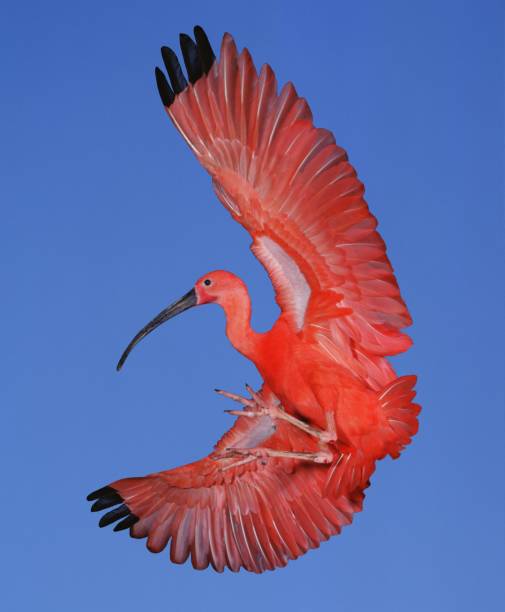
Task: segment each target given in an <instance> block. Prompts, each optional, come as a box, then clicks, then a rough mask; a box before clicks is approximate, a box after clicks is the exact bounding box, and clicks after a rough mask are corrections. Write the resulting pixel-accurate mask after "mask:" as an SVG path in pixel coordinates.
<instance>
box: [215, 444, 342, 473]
mask: <svg viewBox="0 0 505 612" xmlns="http://www.w3.org/2000/svg"><path fill="white" fill-rule="evenodd" d="M214 456H215V458H216V459H218V460H219V459H230V458H232V457H244V459H242V460H241V461H238V462H237V463H232V464H231V465H227V466H224V467H223V468H221V469H222V470H223V471H224V470H229V469H231V468H235V467H238V466H240V465H244V464H246V463H251V462H252V461H256V460H259V461H261V462H262V463H263V464H265V463H266V460H267V459H268V457H276V458H280V459H298V460H301V461H311V462H312V463H323V464H327V463H332V461H333V453H331V452H330V451H324V450H320V451H318V452H315V453H305V452H295V451H282V450H276V449H273V448H263V447H256V448H234V447H229V448H225V449H224V451H222V452H220V453H216V454H215V455H214Z"/></svg>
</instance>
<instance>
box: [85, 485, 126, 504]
mask: <svg viewBox="0 0 505 612" xmlns="http://www.w3.org/2000/svg"><path fill="white" fill-rule="evenodd" d="M112 495H118V496H119V497H120V495H119V493H118V492H117V491H116V489H113V488H112V487H109V486H108V485H107V486H106V487H101V488H100V489H97V490H96V491H92V492H91V493H90V494H89V495H88V496H87V497H86V499H87V500H88V501H93V500H95V499H98V498H100V497H110V496H112Z"/></svg>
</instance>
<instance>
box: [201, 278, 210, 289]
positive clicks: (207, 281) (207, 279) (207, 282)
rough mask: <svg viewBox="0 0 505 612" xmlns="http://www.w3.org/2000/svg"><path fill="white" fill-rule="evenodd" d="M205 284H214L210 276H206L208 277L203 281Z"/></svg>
mask: <svg viewBox="0 0 505 612" xmlns="http://www.w3.org/2000/svg"><path fill="white" fill-rule="evenodd" d="M203 284H204V285H207V287H208V286H209V285H212V281H211V280H210V278H206V279H205V280H204V281H203Z"/></svg>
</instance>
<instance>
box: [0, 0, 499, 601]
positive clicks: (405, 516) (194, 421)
mask: <svg viewBox="0 0 505 612" xmlns="http://www.w3.org/2000/svg"><path fill="white" fill-rule="evenodd" d="M175 4H176V3H173V2H126V1H123V2H106V3H104V2H97V1H88V2H86V3H76V2H72V3H69V2H51V1H48V2H44V3H42V2H22V1H18V2H12V1H11V2H9V1H6V2H3V3H2V7H1V8H0V46H1V48H2V49H1V50H2V85H1V91H2V94H1V96H0V106H1V109H0V110H1V113H0V122H1V143H2V144H1V146H0V168H1V169H0V173H1V176H2V178H1V181H0V201H1V207H2V213H1V217H2V222H1V224H0V248H1V249H2V258H1V267H2V286H3V292H2V300H1V303H2V319H3V331H2V341H3V360H2V361H3V366H2V372H3V376H2V385H1V390H0V394H1V404H2V410H3V425H2V445H1V447H2V456H3V457H2V464H3V479H4V482H3V487H2V488H3V491H4V502H3V504H2V523H3V530H2V549H3V551H4V555H3V562H4V563H5V567H4V568H3V569H2V575H3V576H4V578H5V585H4V587H3V589H2V601H3V602H4V604H3V605H4V609H5V610H9V611H12V612H17V611H25V610H37V611H38V612H42V611H46V610H47V611H50V612H55V611H67V610H72V611H73V612H79V611H81V610H83V611H84V610H90V609H93V610H96V611H102V610H119V609H121V610H122V611H123V612H128V611H130V610H132V611H133V610H136V611H137V610H149V611H164V610H169V609H170V610H192V611H195V612H199V611H203V610H211V611H212V610H218V609H219V610H231V609H234V610H235V609H240V611H241V612H250V611H252V610H255V611H256V610H262V612H270V611H274V610H275V611H277V610H279V609H287V610H292V611H296V612H298V611H300V612H302V611H303V612H305V611H307V610H317V609H321V607H323V606H325V609H339V610H353V611H355V612H359V611H368V610H372V609H373V610H374V611H375V612H380V611H382V610H384V611H386V610H387V611H390V610H409V611H411V612H416V611H423V612H424V611H426V610H430V612H438V611H444V612H445V611H448V610H457V611H458V612H464V611H466V610H472V611H473V610H477V609H479V610H486V611H492V610H498V609H500V605H499V602H500V601H502V600H503V585H500V583H501V582H502V581H503V565H504V558H503V543H504V522H503V506H504V493H503V466H504V463H503V446H504V444H503V435H504V431H505V430H504V418H503V407H504V402H503V346H504V344H503V341H504V337H503V312H504V311H503V305H504V304H503V302H504V301H503V289H502V284H503V267H502V266H503V233H502V232H503V213H502V206H503V196H504V193H503V162H504V160H503V135H504V130H503V127H504V126H503V108H504V95H503V68H504V66H503V58H504V49H503V18H504V11H503V8H502V7H501V3H500V2H498V1H496V2H493V1H480V2H476V1H475V2H464V1H461V2H443V3H442V2H433V1H429V0H428V1H423V2H399V1H398V2H374V1H372V0H369V1H367V2H365V1H364V2H359V3H350V2H340V1H338V2H310V3H309V2H304V3H302V2H289V3H287V2H272V1H270V2H264V1H258V2H255V3H254V4H253V3H239V2H214V3H207V2H186V3H184V2H183V3H180V6H175ZM195 23H200V24H201V25H203V26H204V27H205V28H206V29H207V31H208V33H209V36H210V38H211V41H212V42H213V44H214V46H216V47H218V45H219V41H220V37H221V34H222V32H223V31H226V30H228V31H230V32H231V33H233V35H234V36H235V39H236V41H237V44H238V45H239V47H242V46H247V47H248V48H249V49H250V50H251V52H252V54H253V57H254V59H255V62H256V64H257V65H258V66H259V65H260V64H262V63H263V62H266V61H268V62H269V63H270V64H271V65H272V67H273V68H274V70H275V71H276V74H277V77H278V80H279V82H284V81H285V80H288V79H289V80H293V82H294V83H295V85H296V87H297V89H298V91H299V92H300V93H301V94H302V95H304V96H305V97H307V99H308V100H309V102H310V104H311V107H312V110H313V112H314V116H315V120H316V123H317V124H318V125H320V126H323V127H327V128H329V129H331V130H332V131H333V132H334V134H335V136H336V139H337V142H338V143H339V144H340V145H342V146H343V147H345V148H346V149H347V151H348V152H349V155H350V159H351V161H352V162H353V163H354V165H355V167H356V168H357V170H358V173H359V175H360V177H361V179H362V180H363V181H364V182H365V184H366V186H367V199H368V201H369V204H370V206H371V209H372V210H373V212H374V213H375V214H376V215H377V217H378V218H379V221H380V230H381V232H382V234H383V236H384V238H385V239H386V242H387V244H388V248H389V254H390V257H391V259H392V262H393V265H394V267H395V269H396V272H397V275H398V279H399V282H400V284H401V287H402V291H403V294H404V297H405V299H406V301H407V303H408V305H409V307H410V310H411V312H412V315H413V317H414V320H415V324H414V326H413V327H412V336H413V338H414V341H415V346H414V348H413V349H412V350H411V351H410V352H409V353H408V354H407V355H404V356H402V357H399V358H397V359H395V364H396V366H397V368H398V370H399V372H400V373H416V374H418V376H419V385H418V390H419V401H420V402H421V403H422V405H423V412H422V417H421V430H420V433H419V435H418V437H417V438H416V439H415V443H414V444H413V445H412V446H411V447H410V448H409V449H408V450H407V452H406V453H405V455H404V456H403V457H402V458H401V460H399V461H396V462H392V461H389V460H387V461H384V462H382V463H381V464H380V465H379V468H378V471H377V473H376V475H375V476H374V478H373V484H372V487H371V488H370V489H369V490H368V493H367V500H366V505H365V511H364V512H363V513H362V514H361V515H358V516H357V517H356V520H355V523H354V524H353V525H352V526H351V527H350V528H347V529H346V530H345V531H344V533H343V534H342V535H341V536H339V537H338V538H333V539H332V540H331V541H330V542H328V543H325V544H323V545H322V547H321V548H320V549H319V550H317V551H313V552H310V553H309V554H307V555H306V556H305V557H303V558H301V559H300V560H298V561H296V562H295V563H291V564H290V565H289V566H288V567H287V568H286V569H284V570H280V571H276V572H273V573H269V574H266V575H263V576H259V577H258V576H254V575H248V574H247V573H243V572H242V573H240V574H239V575H234V574H231V573H227V574H224V575H217V574H214V573H213V572H211V571H207V572H203V573H202V572H200V573H198V572H195V571H194V570H192V569H191V567H190V566H182V567H181V566H174V565H171V564H169V561H168V555H167V553H166V552H165V553H162V554H161V555H158V556H155V555H151V554H149V553H148V552H147V551H146V550H145V548H144V545H143V542H139V541H133V540H130V539H129V538H128V537H127V536H126V535H125V534H124V533H122V534H113V533H112V532H111V531H110V530H99V529H98V528H97V526H96V521H97V517H96V515H91V514H90V513H89V508H88V504H87V503H86V502H85V495H86V494H87V493H88V492H89V491H90V490H92V489H94V488H96V487H97V486H101V485H103V484H106V483H108V482H110V481H112V480H115V479H117V478H119V477H122V476H131V475H142V474H145V473H149V472H152V471H157V470H160V469H166V468H168V467H172V466H175V465H179V464H182V463H185V462H188V461H190V460H193V459H196V458H198V457H200V456H203V455H206V454H207V453H208V451H209V450H210V448H211V446H212V444H213V443H214V442H215V440H217V439H218V438H219V437H220V435H221V434H222V432H223V431H224V430H225V429H226V428H227V427H228V426H229V424H230V417H229V416H228V415H225V414H224V413H223V412H222V411H223V409H224V408H226V407H228V406H227V404H226V402H225V400H223V399H221V398H218V397H217V396H215V395H214V393H213V392H212V389H213V388H214V387H216V386H217V387H221V388H224V389H230V390H236V391H239V390H240V389H241V388H242V385H243V383H244V381H248V382H249V383H251V384H253V385H257V384H258V383H259V378H258V375H257V373H256V372H255V370H254V367H253V366H252V365H251V364H250V363H248V362H247V361H246V360H245V359H244V358H242V357H241V356H240V355H238V354H237V353H235V352H234V351H233V349H232V348H231V347H230V346H229V344H228V343H227V340H226V338H225V336H224V329H223V315H222V313H221V312H220V311H219V309H217V308H215V307H212V308H211V307H209V308H202V309H196V310H194V311H191V312H189V313H187V314H186V315H184V316H182V317H180V318H177V319H176V320H174V321H172V322H170V324H169V325H166V326H164V327H163V328H162V329H160V330H159V331H158V332H157V333H156V334H153V336H152V337H150V338H149V339H148V340H146V341H145V342H144V343H143V345H142V346H140V347H139V348H138V349H137V350H136V351H135V352H134V354H132V356H131V358H130V360H129V362H128V363H127V366H126V367H125V369H124V371H123V372H121V374H117V373H116V372H115V369H114V367H115V363H116V361H117V359H118V357H119V355H120V353H121V351H122V350H123V348H124V347H125V345H126V343H127V342H128V341H129V339H130V338H131V336H132V334H133V333H134V332H136V331H137V330H138V329H139V327H140V326H142V325H143V324H144V323H145V322H146V321H147V320H148V319H149V318H150V317H151V316H152V315H154V314H155V313H157V312H158V311H159V310H160V309H161V308H163V307H164V306H165V305H167V304H168V302H170V301H171V300H173V299H175V298H177V297H179V296H180V295H182V294H183V293H185V292H186V291H187V290H188V289H189V288H190V287H191V286H192V284H193V282H194V280H195V279H196V278H197V277H199V276H200V275H201V274H203V273H204V272H206V271H208V270H212V269H215V268H228V269H230V270H232V271H233V272H235V273H237V274H239V275H241V276H242V278H244V280H245V281H246V282H247V284H248V285H249V287H250V290H251V294H252V300H253V309H254V316H253V322H254V325H255V326H256V327H257V328H258V329H266V328H268V326H269V325H270V324H271V323H272V322H273V320H274V319H275V316H276V312H277V311H276V307H275V304H274V303H273V297H272V290H271V287H270V285H269V281H268V279H267V277H266V276H265V274H264V272H263V269H262V268H261V267H260V265H259V264H258V263H257V261H256V260H255V259H254V257H253V256H252V254H251V253H250V252H249V250H248V244H249V237H248V236H247V234H246V233H245V231H244V230H242V229H241V228H240V227H238V226H237V225H236V224H235V223H234V222H233V221H232V220H231V218H230V217H229V215H228V214H227V212H226V211H225V210H224V209H223V208H221V207H220V205H219V204H218V202H217V200H216V198H215V197H214V195H213V193H212V191H211V188H210V182H209V178H208V176H207V175H206V174H205V172H204V171H203V170H202V169H201V168H200V167H199V166H198V164H197V162H196V160H195V159H194V158H193V157H192V155H191V153H190V151H189V149H187V147H186V145H185V144H184V142H183V141H182V139H181V138H180V137H179V135H178V134H177V133H176V131H175V130H174V129H173V127H172V126H171V125H170V123H169V122H168V120H167V119H166V117H165V116H164V113H163V110H162V108H161V105H160V103H159V99H158V95H157V93H156V89H155V84H154V78H153V67H154V65H155V64H156V63H159V61H160V60H159V46H160V45H161V44H169V45H171V44H172V45H173V44H175V43H176V42H177V37H178V33H179V31H186V32H188V31H190V30H191V28H192V26H193V25H194V24H195Z"/></svg>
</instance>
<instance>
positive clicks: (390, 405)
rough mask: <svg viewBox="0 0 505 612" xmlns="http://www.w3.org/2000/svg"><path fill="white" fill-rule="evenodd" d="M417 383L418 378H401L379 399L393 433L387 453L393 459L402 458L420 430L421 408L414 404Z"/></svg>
mask: <svg viewBox="0 0 505 612" xmlns="http://www.w3.org/2000/svg"><path fill="white" fill-rule="evenodd" d="M416 382H417V377H416V376H400V377H399V378H397V379H395V380H394V381H393V382H392V383H390V384H389V385H387V386H386V387H385V389H384V390H383V391H382V392H381V393H380V395H379V398H378V399H379V406H380V409H381V411H382V414H383V415H384V417H385V419H386V423H387V424H388V425H389V427H390V429H391V432H392V433H391V435H390V436H389V438H390V443H389V445H388V450H387V452H388V454H389V455H391V457H392V458H393V459H397V458H398V457H399V456H400V453H401V452H402V450H403V449H404V448H405V446H407V444H410V442H411V440H412V438H413V437H414V436H415V435H416V433H417V430H418V429H419V422H418V420H417V415H418V414H419V412H420V411H421V406H419V404H414V403H413V402H412V400H413V399H414V397H415V396H416V392H415V391H414V386H415V384H416Z"/></svg>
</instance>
